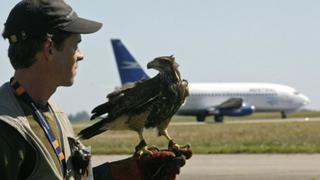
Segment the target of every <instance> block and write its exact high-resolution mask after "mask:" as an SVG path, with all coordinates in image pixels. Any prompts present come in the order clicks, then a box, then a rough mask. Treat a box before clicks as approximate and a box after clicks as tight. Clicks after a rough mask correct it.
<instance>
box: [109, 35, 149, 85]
mask: <svg viewBox="0 0 320 180" xmlns="http://www.w3.org/2000/svg"><path fill="white" fill-rule="evenodd" d="M111 44H112V48H113V52H114V56H115V58H116V62H117V67H118V71H119V74H120V79H121V83H122V85H124V84H128V83H132V82H135V81H139V80H144V79H149V76H148V75H147V74H146V73H145V72H144V70H143V69H142V68H141V66H140V65H139V64H138V62H137V61H136V60H135V59H134V57H133V56H132V55H131V54H130V52H129V51H128V50H127V48H126V47H125V46H124V44H123V43H122V42H121V40H120V39H111Z"/></svg>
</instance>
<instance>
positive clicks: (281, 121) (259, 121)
mask: <svg viewBox="0 0 320 180" xmlns="http://www.w3.org/2000/svg"><path fill="white" fill-rule="evenodd" d="M316 121H320V117H312V118H308V117H305V118H287V119H250V120H228V121H224V122H223V123H224V124H243V123H288V122H316ZM212 123H214V122H213V121H206V122H196V121H192V122H171V123H170V126H183V125H206V124H212Z"/></svg>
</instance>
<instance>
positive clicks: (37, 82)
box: [14, 69, 57, 105]
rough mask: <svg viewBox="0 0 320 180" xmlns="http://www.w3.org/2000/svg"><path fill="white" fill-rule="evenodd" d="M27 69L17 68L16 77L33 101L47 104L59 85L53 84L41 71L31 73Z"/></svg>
mask: <svg viewBox="0 0 320 180" xmlns="http://www.w3.org/2000/svg"><path fill="white" fill-rule="evenodd" d="M27 71H28V70H26V69H22V70H17V71H16V72H15V74H14V79H15V80H17V81H18V82H19V83H20V84H21V86H22V87H23V88H24V89H25V90H26V91H27V93H28V94H29V95H30V96H31V98H32V100H33V101H35V102H36V103H39V104H42V105H46V104H47V103H48V100H49V98H50V97H51V95H52V94H53V93H54V92H55V91H56V88H57V87H56V86H55V85H52V83H51V82H50V80H48V79H47V78H46V76H41V73H39V74H37V73H29V72H27Z"/></svg>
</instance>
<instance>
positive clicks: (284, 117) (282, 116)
mask: <svg viewBox="0 0 320 180" xmlns="http://www.w3.org/2000/svg"><path fill="white" fill-rule="evenodd" d="M287 117H288V115H287V113H285V112H284V111H281V118H282V119H286V118H287Z"/></svg>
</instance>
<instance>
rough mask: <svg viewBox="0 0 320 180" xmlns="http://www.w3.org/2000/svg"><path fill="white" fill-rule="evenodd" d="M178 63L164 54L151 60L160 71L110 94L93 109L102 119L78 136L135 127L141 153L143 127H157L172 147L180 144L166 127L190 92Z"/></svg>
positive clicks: (143, 146)
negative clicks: (106, 99)
mask: <svg viewBox="0 0 320 180" xmlns="http://www.w3.org/2000/svg"><path fill="white" fill-rule="evenodd" d="M178 66H179V65H178V64H177V63H176V62H175V58H174V57H173V56H162V57H158V58H155V59H154V60H152V61H151V62H149V63H148V65H147V68H148V69H150V68H152V69H156V70H158V71H159V73H158V74H157V75H156V76H154V77H153V78H151V79H148V80H143V81H138V82H136V83H134V84H133V85H131V86H123V87H122V88H121V89H118V90H115V91H113V92H112V93H110V94H108V95H107V98H108V101H107V102H106V103H104V104H101V105H99V106H97V107H96V108H94V109H93V110H92V113H93V115H92V117H91V119H95V118H97V117H100V116H102V115H105V116H104V117H103V119H102V120H100V121H99V122H97V123H95V124H93V125H92V126H90V127H88V128H85V129H83V130H82V131H80V133H79V134H78V137H79V138H80V139H89V138H91V137H93V136H95V135H98V134H100V133H102V132H104V131H106V130H128V129H129V130H133V131H136V132H137V133H138V134H139V138H140V143H139V144H138V145H137V146H136V148H135V150H136V151H135V153H137V154H140V155H141V154H143V153H148V150H147V144H146V141H145V139H144V137H143V130H144V128H156V129H157V130H158V135H159V136H165V137H166V138H167V139H168V141H169V148H180V147H181V146H179V145H178V144H176V143H175V142H174V141H173V139H172V138H171V137H170V136H169V133H168V131H167V128H168V125H169V123H170V121H171V118H172V116H173V115H174V114H175V113H176V112H177V110H178V109H179V108H180V106H181V105H182V104H183V103H184V102H185V100H186V97H187V96H188V95H189V91H188V81H187V80H183V79H181V77H180V72H179V70H178ZM186 146H189V145H186Z"/></svg>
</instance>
